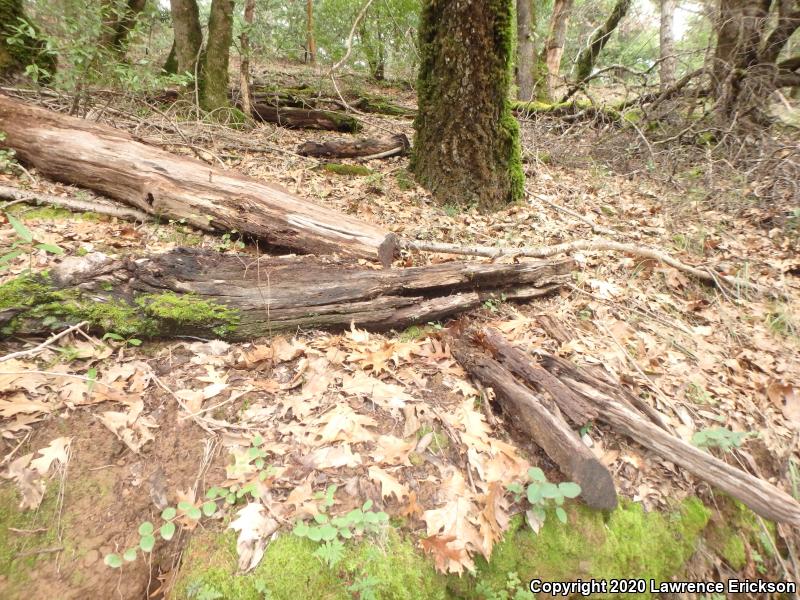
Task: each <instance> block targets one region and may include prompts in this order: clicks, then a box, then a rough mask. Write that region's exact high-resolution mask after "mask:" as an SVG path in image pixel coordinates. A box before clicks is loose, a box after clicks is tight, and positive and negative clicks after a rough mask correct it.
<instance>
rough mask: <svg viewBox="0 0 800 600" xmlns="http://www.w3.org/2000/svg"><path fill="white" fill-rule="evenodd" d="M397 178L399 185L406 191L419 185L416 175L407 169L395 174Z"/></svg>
mask: <svg viewBox="0 0 800 600" xmlns="http://www.w3.org/2000/svg"><path fill="white" fill-rule="evenodd" d="M395 180H396V181H397V187H399V188H400V189H401V190H403V191H404V192H407V191H409V190H413V189H414V188H416V187H417V182H416V181H414V177H413V176H412V175H411V173H409V172H408V171H406V170H405V169H404V170H402V171H400V172H399V173H398V174H397V175H395Z"/></svg>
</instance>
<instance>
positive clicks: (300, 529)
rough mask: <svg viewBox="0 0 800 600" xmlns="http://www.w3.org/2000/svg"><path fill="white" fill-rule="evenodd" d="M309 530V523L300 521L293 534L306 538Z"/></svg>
mask: <svg viewBox="0 0 800 600" xmlns="http://www.w3.org/2000/svg"><path fill="white" fill-rule="evenodd" d="M309 529H310V528H309V526H308V524H307V523H304V522H302V521H300V522H298V523H297V525H295V526H294V529H293V530H292V533H293V534H294V535H296V536H297V537H306V536H307V535H308V532H309Z"/></svg>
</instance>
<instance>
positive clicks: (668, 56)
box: [658, 0, 678, 91]
mask: <svg viewBox="0 0 800 600" xmlns="http://www.w3.org/2000/svg"><path fill="white" fill-rule="evenodd" d="M675 3H676V0H661V21H660V27H659V44H658V54H659V59H660V60H661V63H660V64H659V66H658V69H659V71H658V74H659V82H660V84H661V90H662V91H663V90H666V89H669V88H670V86H672V85H674V84H675V69H676V67H677V64H678V60H677V58H676V56H675V35H674V25H675Z"/></svg>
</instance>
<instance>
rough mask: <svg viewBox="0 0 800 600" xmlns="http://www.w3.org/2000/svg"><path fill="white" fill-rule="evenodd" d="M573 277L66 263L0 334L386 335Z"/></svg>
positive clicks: (309, 265) (225, 261)
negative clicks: (353, 330)
mask: <svg viewBox="0 0 800 600" xmlns="http://www.w3.org/2000/svg"><path fill="white" fill-rule="evenodd" d="M573 266H574V264H573V262H572V261H571V260H568V259H567V260H554V261H529V262H521V263H517V264H502V265H493V264H480V263H474V262H466V263H462V262H451V263H442V264H438V265H431V266H426V267H412V268H407V269H402V270H382V269H371V268H367V267H364V266H359V265H356V264H354V263H353V262H352V261H337V260H334V259H332V258H322V257H314V256H286V257H267V256H264V257H261V258H257V257H254V256H251V255H244V254H243V255H233V254H219V253H217V252H213V251H208V250H205V251H204V250H197V249H176V250H174V251H171V252H168V253H165V254H159V255H148V256H142V257H139V258H130V259H124V260H116V259H111V258H109V257H105V256H103V255H96V254H90V255H87V256H85V257H82V258H78V257H70V258H67V259H65V261H64V262H63V263H62V264H61V265H59V266H57V267H56V268H54V269H52V274H51V276H50V278H49V279H47V278H45V279H36V280H33V281H31V282H29V285H30V286H31V290H32V291H31V292H30V293H28V292H26V293H25V298H26V299H25V302H24V303H21V304H19V305H17V304H16V303H15V304H14V305H12V306H8V307H0V331H3V330H5V331H7V332H8V331H12V332H17V333H31V334H33V333H44V332H46V331H48V330H52V329H61V328H62V327H64V326H66V325H70V324H72V323H73V322H78V321H83V320H88V321H89V322H90V327H91V328H93V329H94V330H106V331H109V330H110V331H114V327H115V326H116V324H115V323H114V322H111V321H112V317H113V316H114V315H124V319H123V320H124V322H125V323H126V327H128V328H129V329H131V331H129V332H128V333H130V334H131V335H134V334H135V335H136V336H137V337H145V336H148V335H149V336H153V337H169V336H173V335H198V336H201V337H222V338H226V339H230V340H250V339H253V338H256V337H260V336H265V335H270V334H272V333H275V332H278V331H283V330H290V331H296V330H297V328H301V327H307V328H321V329H343V328H346V327H348V326H349V325H350V324H351V322H352V323H355V324H356V325H357V326H359V327H365V328H369V329H374V330H386V329H391V328H403V327H407V326H409V325H413V324H415V323H427V322H429V321H435V320H439V319H443V318H445V317H448V316H451V315H453V314H456V313H459V312H463V311H466V310H469V309H472V308H476V307H478V306H480V305H481V303H482V302H485V301H486V300H487V299H489V298H492V297H498V296H499V295H500V294H503V295H505V297H506V298H508V299H509V300H529V299H532V298H537V297H540V296H544V295H547V294H550V293H553V292H555V291H556V290H558V289H559V287H561V285H563V283H564V282H565V281H566V280H567V279H568V277H569V273H570V271H571V270H572V268H573ZM164 294H166V298H164V297H163V296H164ZM171 305H176V306H175V310H173V309H172V308H170V306H171ZM45 306H46V308H44V307H45ZM162 308H163V309H164V310H161V309H162ZM179 308H180V310H177V309H179ZM201 309H202V310H201ZM170 315H173V316H170ZM47 317H54V318H47ZM115 333H121V332H120V331H115Z"/></svg>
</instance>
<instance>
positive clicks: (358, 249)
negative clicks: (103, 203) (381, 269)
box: [0, 95, 397, 265]
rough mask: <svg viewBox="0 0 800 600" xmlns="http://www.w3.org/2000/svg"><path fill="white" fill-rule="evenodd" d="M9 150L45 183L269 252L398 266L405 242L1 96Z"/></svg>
mask: <svg viewBox="0 0 800 600" xmlns="http://www.w3.org/2000/svg"><path fill="white" fill-rule="evenodd" d="M0 130H2V131H5V132H6V134H7V136H8V137H7V140H6V142H5V145H7V146H8V147H10V148H13V149H14V150H16V152H17V156H18V157H19V159H20V160H21V161H23V162H27V163H28V164H30V165H32V166H34V167H36V168H37V169H38V170H39V172H40V173H41V174H42V175H45V176H50V177H52V178H54V179H57V180H59V181H64V182H66V183H70V184H74V185H79V186H82V187H86V188H89V189H92V190H94V191H97V192H99V193H101V194H105V195H107V196H109V197H111V198H114V199H116V200H119V201H121V202H124V203H125V204H129V205H131V206H134V207H136V208H138V209H140V210H142V211H144V212H146V213H148V214H151V215H158V216H160V217H162V218H164V219H175V220H182V219H183V220H185V221H186V222H187V223H189V224H190V225H192V226H194V227H198V228H200V229H203V230H206V231H220V232H230V231H232V230H236V231H239V232H241V233H242V234H245V235H252V236H255V237H258V238H260V239H262V240H265V241H266V242H267V243H269V244H272V245H275V246H282V247H286V248H293V249H296V250H300V251H304V252H313V253H320V254H330V253H339V254H341V255H342V256H348V257H358V258H365V259H369V260H376V259H378V260H380V261H381V262H382V263H383V264H384V265H388V264H390V263H391V260H392V257H393V256H394V254H395V250H396V247H397V239H396V236H395V235H394V234H391V233H389V232H387V231H385V230H383V229H381V228H379V227H377V226H374V225H370V224H368V223H364V222H362V221H359V220H358V219H355V218H353V217H350V216H348V215H344V214H342V213H339V212H336V211H334V210H331V209H328V208H325V207H322V206H318V205H316V204H313V203H311V202H309V201H307V200H303V199H302V198H299V197H297V196H293V195H292V194H290V193H288V192H287V191H286V190H284V189H283V188H281V187H279V186H277V185H270V184H265V183H260V182H258V181H255V180H253V179H250V178H247V177H244V176H241V175H236V174H234V173H232V172H230V171H223V170H221V169H219V168H216V167H210V166H208V165H206V164H204V163H201V162H200V161H197V160H192V159H187V158H182V157H178V156H175V155H173V154H170V153H168V152H164V151H162V150H159V149H157V148H152V147H150V146H146V145H145V144H141V143H138V142H136V141H134V140H133V138H132V137H131V136H130V135H129V134H128V133H126V132H124V131H120V130H117V129H113V128H110V127H105V126H102V125H97V124H94V123H90V122H88V121H85V120H83V119H76V118H73V117H69V116H66V115H63V114H59V113H53V112H50V111H46V110H42V109H40V108H35V107H32V106H29V105H26V104H23V103H20V102H18V101H15V100H12V99H10V98H8V97H7V96H3V95H0Z"/></svg>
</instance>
